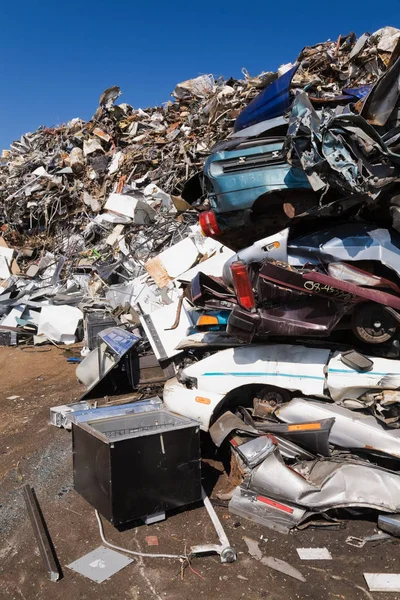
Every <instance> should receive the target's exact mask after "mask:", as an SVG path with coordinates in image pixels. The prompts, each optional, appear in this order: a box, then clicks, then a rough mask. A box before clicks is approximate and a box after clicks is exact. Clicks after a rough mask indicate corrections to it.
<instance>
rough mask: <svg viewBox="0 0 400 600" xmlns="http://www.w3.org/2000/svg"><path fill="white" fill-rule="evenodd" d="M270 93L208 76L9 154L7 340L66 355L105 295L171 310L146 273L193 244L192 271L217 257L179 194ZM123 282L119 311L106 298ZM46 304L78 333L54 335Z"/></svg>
mask: <svg viewBox="0 0 400 600" xmlns="http://www.w3.org/2000/svg"><path fill="white" fill-rule="evenodd" d="M263 82H264V78H263V76H262V75H261V76H260V77H258V78H253V79H252V78H250V77H249V76H248V74H247V73H246V75H245V77H244V79H242V80H240V81H238V80H233V79H230V80H229V81H227V82H225V81H224V80H223V79H219V80H215V79H214V78H213V77H212V76H211V75H209V76H208V75H207V76H200V77H197V78H196V79H193V80H190V81H185V82H182V83H180V84H179V85H177V86H176V88H175V90H174V93H173V95H174V98H175V100H174V101H173V102H171V101H170V102H167V103H166V104H165V105H163V106H161V107H156V108H152V109H146V110H142V109H137V110H136V109H134V108H133V107H132V106H130V105H129V104H126V103H123V104H115V101H116V100H117V98H118V97H119V95H120V94H121V90H120V89H119V88H118V87H113V88H109V89H108V90H106V91H105V92H104V93H103V94H102V95H101V97H100V102H99V107H98V109H97V111H96V112H95V114H94V116H93V118H92V119H91V120H90V121H89V122H87V123H85V122H84V121H82V120H81V119H78V118H75V119H72V120H71V121H70V122H69V123H67V124H66V125H62V126H59V127H52V128H47V127H40V128H39V129H38V130H37V131H35V132H33V133H28V134H26V135H23V136H22V137H21V140H19V141H16V142H14V143H13V144H12V145H11V148H10V149H9V150H4V151H3V154H2V159H1V161H0V224H1V231H2V237H1V238H0V244H1V245H0V280H2V281H3V283H2V285H1V288H0V291H1V307H0V318H1V316H4V317H5V318H4V320H3V321H2V323H1V326H2V330H3V331H7V332H8V333H7V336H8V337H7V338H6V339H7V340H10V339H11V338H10V335H11V334H10V331H12V332H13V336H14V337H13V339H15V334H18V335H22V333H23V332H24V331H25V333H26V334H27V335H28V339H30V338H29V334H30V335H31V334H32V331H33V332H34V333H38V336H39V337H36V338H35V341H36V342H39V341H40V340H42V341H46V339H48V338H50V339H51V340H52V341H55V342H57V341H60V342H69V343H70V342H71V341H72V340H73V339H74V332H75V330H76V326H77V323H78V321H79V320H80V319H82V312H79V309H76V306H77V305H78V304H79V303H82V301H85V302H86V303H87V302H88V303H91V302H93V300H94V299H96V300H97V299H99V298H101V299H102V301H106V295H107V296H109V297H110V298H111V305H109V310H113V309H115V308H116V306H117V305H118V306H121V305H122V306H124V305H134V304H135V302H133V300H132V299H135V298H136V296H137V295H138V294H141V300H142V301H143V302H144V303H145V304H148V303H149V302H150V301H148V300H146V298H144V295H145V294H143V287H144V282H147V283H149V286H150V288H151V289H150V291H147V295H149V294H150V296H151V301H152V302H153V304H154V306H156V307H157V308H158V307H160V306H162V305H163V304H165V303H168V302H170V301H171V300H170V299H169V298H168V296H166V295H165V294H163V298H161V299H160V298H159V296H160V290H159V289H158V288H157V286H155V285H154V282H153V281H152V280H150V278H149V276H147V271H146V269H145V265H146V263H147V262H148V261H149V260H150V259H151V258H152V257H154V256H156V255H158V254H159V253H160V252H161V251H162V250H165V249H168V248H169V247H170V246H173V245H175V244H176V243H177V242H180V241H182V240H183V239H185V238H186V237H187V236H189V237H190V238H191V239H192V238H193V239H195V240H196V243H198V248H199V251H197V247H196V245H195V244H194V243H192V242H190V241H187V242H186V246H185V247H186V250H188V252H189V254H188V255H187V257H186V261H185V264H186V265H187V266H186V268H189V267H190V266H192V265H193V264H195V262H196V260H199V259H201V258H202V257H204V256H205V255H206V256H208V254H207V252H210V248H211V251H213V250H212V248H213V247H215V246H218V244H217V243H214V242H212V241H211V244H210V241H209V242H204V241H203V240H202V236H201V234H200V230H199V228H198V226H197V225H196V223H197V211H196V210H193V211H190V209H191V207H190V205H189V204H188V203H187V202H185V201H184V200H183V199H182V198H181V193H182V189H183V185H184V182H185V181H186V180H187V179H190V177H191V176H192V175H193V174H194V173H195V172H196V171H198V170H199V169H201V167H202V164H203V161H204V157H205V155H206V152H207V151H208V149H209V148H210V146H212V145H213V144H214V143H215V141H216V140H217V139H219V138H221V137H224V136H225V135H226V134H227V133H228V132H229V130H230V127H231V126H232V124H233V122H234V119H235V117H236V116H237V115H238V114H239V112H240V110H241V108H242V107H243V106H245V105H246V104H247V102H248V101H249V100H250V99H251V98H253V97H254V95H255V94H256V93H257V91H258V87H259V86H262V85H263ZM187 209H189V211H188V212H184V211H185V210H187ZM180 248H181V247H180ZM164 279H165V278H164ZM127 281H128V282H129V285H128V286H126V287H128V288H129V289H123V290H122V292H121V294H123V295H121V294H119V297H118V300H115V298H116V296H115V290H114V292H113V291H112V290H111V292H110V291H109V286H110V285H111V286H112V285H113V284H117V283H120V284H123V283H125V282H127ZM132 282H133V283H132ZM148 290H149V288H148ZM106 303H107V304H108V302H107V301H106ZM43 304H44V305H55V304H57V305H58V306H60V305H63V304H67V305H68V306H67V307H66V308H64V309H61V308H59V307H58V308H57V310H56V309H55V308H54V309H53V308H52V309H46V311H47V312H48V313H49V312H52V313H53V314H54V318H53V319H52V321H53V325H54V321H56V320H59V317H60V316H61V314H62V315H63V317H64V316H65V317H66V315H67V313H70V314H71V315H74V318H72V322H71V326H70V327H67V328H66V329H65V330H64V332H56V331H54V327H53V325H51V324H50V326H49V315H47V317H46V316H44V313H43V314H42V305H43ZM71 305H75V306H71ZM153 308H154V307H153ZM41 314H42V316H41ZM23 337H24V336H23ZM24 339H26V336H25V338H24Z"/></svg>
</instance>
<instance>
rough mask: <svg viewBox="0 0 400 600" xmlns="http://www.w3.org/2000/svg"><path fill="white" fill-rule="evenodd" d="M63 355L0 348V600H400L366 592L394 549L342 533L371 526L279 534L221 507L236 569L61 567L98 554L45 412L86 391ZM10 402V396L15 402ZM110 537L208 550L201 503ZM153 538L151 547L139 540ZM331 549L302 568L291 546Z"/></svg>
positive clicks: (210, 471) (216, 475) (59, 434)
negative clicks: (40, 534) (54, 575)
mask: <svg viewBox="0 0 400 600" xmlns="http://www.w3.org/2000/svg"><path fill="white" fill-rule="evenodd" d="M67 356H68V354H67V353H66V352H65V351H63V350H59V349H57V348H54V347H46V348H43V349H38V351H37V352H29V351H23V350H22V349H21V348H4V347H2V348H0V373H1V376H2V377H1V383H2V386H1V393H0V436H1V437H0V439H1V443H0V598H1V599H3V598H4V599H8V600H13V599H16V600H17V599H18V600H20V599H22V600H35V599H43V600H52V599H53V598H55V597H56V598H71V599H75V598H79V599H81V600H92V599H93V600H95V599H97V598H107V599H109V600H113V599H117V598H118V600H123V599H130V600H136V599H138V600H139V599H140V600H142V599H143V600H164V599H170V600H193V598H194V597H197V598H204V599H208V598H214V599H220V598H223V599H229V600H238V599H241V598H246V599H247V600H261V599H263V600H264V599H268V600H286V599H292V598H293V599H300V600H301V599H312V600H317V599H318V600H319V599H321V600H322V599H334V598H335V599H337V598H339V599H342V598H344V599H346V600H347V599H349V600H353V599H354V600H355V599H371V598H374V599H376V600H380V599H382V600H385V599H389V598H391V599H397V598H400V594H396V593H391V594H382V593H373V594H371V593H369V592H368V591H367V588H366V584H365V581H364V578H363V573H364V572H382V571H383V572H385V571H387V572H391V573H396V572H400V567H399V559H400V546H399V545H398V543H397V542H395V543H386V544H381V545H379V546H374V545H373V543H369V544H367V545H365V546H364V547H363V548H361V549H358V548H354V547H352V546H349V545H347V544H346V543H345V539H346V537H347V536H348V535H353V536H366V535H372V534H373V533H374V532H375V522H374V521H373V520H372V519H371V520H370V521H367V520H348V521H347V522H346V528H344V529H341V530H335V531H332V530H330V531H327V530H321V529H307V530H304V531H299V532H295V533H292V534H291V535H288V536H285V535H281V534H278V533H275V532H273V531H271V530H269V529H266V528H263V527H261V526H259V525H256V524H253V523H251V522H249V521H246V520H245V519H239V518H238V517H235V516H233V515H230V514H229V513H228V510H227V508H225V507H224V506H217V507H216V510H217V513H218V515H219V517H220V519H221V521H222V523H223V525H224V527H225V529H226V533H227V535H228V537H229V540H230V542H231V545H232V546H233V547H234V548H235V549H236V550H237V552H238V560H237V562H235V563H233V564H221V563H220V561H219V558H218V557H217V556H215V555H214V556H212V555H210V556H206V557H199V558H196V559H195V560H194V561H193V563H192V567H193V569H194V570H195V571H196V572H197V573H196V572H194V571H190V570H189V569H186V570H185V572H184V573H183V576H182V574H181V571H180V565H179V562H177V561H172V560H165V559H154V558H144V559H143V558H141V559H136V560H135V561H134V562H133V563H131V564H130V565H128V566H127V567H126V568H124V569H123V570H121V571H120V572H119V573H117V574H115V575H114V576H113V577H112V578H110V579H109V580H108V581H106V582H104V583H102V584H97V583H94V582H92V581H90V580H89V579H86V578H84V577H83V576H81V575H78V574H76V573H74V572H73V571H71V570H70V569H69V568H68V567H67V565H68V564H70V563H71V562H73V561H74V560H76V559H78V558H80V557H81V556H83V555H85V554H86V553H88V552H90V551H91V550H94V549H95V548H97V547H98V546H100V545H101V540H100V536H99V531H98V526H97V522H96V519H95V515H94V510H93V509H92V507H91V506H89V504H87V503H86V501H85V500H83V499H82V498H81V497H80V496H79V495H78V494H77V493H76V492H75V491H74V489H73V481H72V457H71V434H70V433H69V432H68V431H65V430H63V429H57V428H55V427H53V426H50V425H49V424H48V421H49V407H51V406H54V405H58V404H64V403H68V402H72V401H74V400H76V399H77V398H78V397H79V396H80V394H81V393H82V388H81V386H80V385H79V384H78V383H77V381H76V378H75V365H74V364H70V363H67ZM12 396H17V398H14V399H11V397H12ZM222 471H223V469H222V464H221V463H220V462H218V461H215V460H214V461H213V460H208V461H207V463H205V464H204V469H203V476H204V478H205V481H204V483H205V485H208V487H210V484H211V482H212V485H214V482H215V485H214V490H213V494H212V497H214V498H215V492H216V491H217V490H221V489H224V487H225V488H226V485H227V480H226V475H225V474H224V473H223V472H222ZM24 483H29V484H30V485H32V486H33V487H34V488H35V491H36V495H37V497H38V499H39V502H40V505H41V509H42V511H43V513H44V515H45V518H46V521H47V526H48V529H49V531H50V533H51V535H52V539H53V543H54V546H55V548H56V551H57V555H58V558H59V561H60V564H61V566H62V571H63V577H62V579H61V580H60V581H59V582H58V583H53V582H51V581H49V580H48V579H47V577H46V573H45V571H44V568H43V565H42V562H41V558H40V555H39V552H38V549H37V547H36V543H35V539H34V537H33V534H32V530H31V526H30V522H29V520H28V517H27V513H26V509H25V504H24V501H23V497H22V493H21V488H22V485H23V484H24ZM104 525H105V527H104V529H105V535H106V538H107V539H108V540H109V541H111V542H113V543H114V544H116V545H118V546H122V547H124V548H129V549H131V550H139V549H141V550H142V551H144V552H153V551H156V552H166V553H182V551H183V550H184V548H185V547H186V548H189V547H190V546H191V545H195V544H202V543H213V542H216V541H217V539H216V536H215V532H214V529H213V527H212V524H211V522H210V520H209V518H208V516H207V513H206V510H205V509H204V507H202V506H196V507H194V508H192V509H191V510H188V511H186V512H181V513H178V514H174V515H170V516H169V517H168V518H167V520H166V521H163V522H161V523H159V524H156V525H151V526H145V525H143V526H140V527H136V528H131V529H126V530H125V531H123V532H119V531H118V530H116V529H115V528H114V527H112V526H111V525H110V524H109V523H104ZM148 535H156V536H157V537H158V540H159V546H158V547H148V546H147V544H146V541H145V537H146V536H148ZM243 536H247V537H251V538H253V539H255V540H258V541H259V542H260V548H261V549H262V551H263V553H264V555H265V556H273V557H276V558H279V559H283V560H285V561H287V562H289V563H290V564H291V565H292V566H294V567H296V568H297V569H298V570H300V571H301V573H302V574H303V575H304V577H305V578H306V583H302V582H300V581H297V580H295V579H292V578H290V577H288V576H286V575H283V574H281V573H278V572H276V571H273V570H272V569H270V568H268V567H266V566H264V565H262V564H261V563H259V562H257V561H256V560H255V559H254V558H252V557H251V556H250V555H249V554H248V552H247V548H246V545H245V543H244V541H243ZM322 546H324V547H327V548H328V549H329V550H330V552H331V554H332V557H333V560H330V561H301V560H300V558H299V557H298V555H297V552H296V548H298V547H322Z"/></svg>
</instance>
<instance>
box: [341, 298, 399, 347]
mask: <svg viewBox="0 0 400 600" xmlns="http://www.w3.org/2000/svg"><path fill="white" fill-rule="evenodd" d="M351 326H352V330H353V332H354V334H355V335H356V336H357V337H358V339H359V340H361V341H362V342H365V343H366V344H384V343H385V342H388V341H389V340H391V339H392V338H393V337H394V335H395V334H396V321H395V320H394V318H393V317H392V316H391V315H390V314H389V313H388V312H387V311H385V309H384V308H383V307H382V306H380V305H379V304H375V303H374V302H366V303H363V304H359V305H358V306H357V307H356V308H355V309H354V312H353V315H352V322H351Z"/></svg>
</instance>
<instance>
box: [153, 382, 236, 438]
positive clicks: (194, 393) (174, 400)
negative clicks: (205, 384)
mask: <svg viewBox="0 0 400 600" xmlns="http://www.w3.org/2000/svg"><path fill="white" fill-rule="evenodd" d="M223 398H224V396H223V394H214V393H210V392H209V391H204V392H202V391H201V390H198V389H197V388H193V389H189V388H187V387H186V386H185V385H184V384H183V383H180V382H179V381H178V379H177V378H176V377H173V378H172V379H169V380H168V381H167V382H166V383H165V385H164V393H163V399H164V404H165V406H166V407H167V408H168V409H169V410H172V411H173V412H175V413H177V414H178V415H182V416H184V417H190V418H191V419H196V420H197V421H199V422H200V428H201V429H202V430H203V431H208V429H209V426H210V421H211V417H212V415H213V413H214V411H215V409H216V407H217V406H218V405H219V404H220V402H221V401H222V400H223Z"/></svg>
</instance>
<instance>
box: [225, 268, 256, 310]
mask: <svg viewBox="0 0 400 600" xmlns="http://www.w3.org/2000/svg"><path fill="white" fill-rule="evenodd" d="M231 273H232V279H233V285H234V288H235V292H236V296H237V299H238V301H239V304H240V306H242V307H243V308H246V309H247V310H251V309H253V308H255V307H256V302H255V300H254V294H253V289H252V287H251V281H250V277H249V274H248V272H247V265H246V264H245V263H244V262H242V261H240V260H238V261H236V262H233V263H232V264H231Z"/></svg>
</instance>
